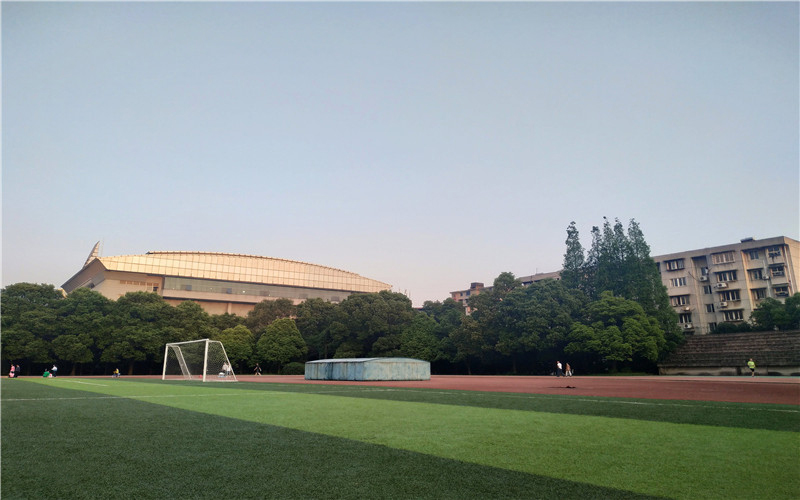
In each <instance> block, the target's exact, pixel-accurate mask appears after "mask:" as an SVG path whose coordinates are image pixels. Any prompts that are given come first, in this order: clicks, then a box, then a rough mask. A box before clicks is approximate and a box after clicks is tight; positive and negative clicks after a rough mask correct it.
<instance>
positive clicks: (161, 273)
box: [63, 245, 391, 315]
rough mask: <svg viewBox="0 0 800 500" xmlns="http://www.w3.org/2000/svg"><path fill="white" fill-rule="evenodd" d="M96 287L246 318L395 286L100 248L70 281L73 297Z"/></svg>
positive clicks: (268, 261) (244, 261) (226, 258)
mask: <svg viewBox="0 0 800 500" xmlns="http://www.w3.org/2000/svg"><path fill="white" fill-rule="evenodd" d="M81 287H88V288H92V289H93V290H95V291H98V292H100V293H101V294H102V295H104V296H106V297H108V298H109V299H112V300H116V299H118V298H119V297H121V296H123V295H125V294H126V293H128V292H133V291H146V292H155V293H158V294H159V295H161V296H163V297H164V299H165V300H166V301H167V302H168V303H171V304H173V305H177V304H179V303H180V302H183V301H185V300H193V301H195V302H197V303H198V304H200V305H201V306H202V307H203V309H205V310H206V311H208V312H209V313H211V314H223V313H231V314H239V315H246V314H247V312H249V311H250V310H252V309H253V307H254V306H255V304H257V303H259V302H261V301H263V300H275V299H279V298H286V299H290V300H292V301H293V302H295V303H300V302H302V301H304V300H307V299H311V298H319V299H322V300H325V301H328V302H340V301H342V300H344V299H345V298H347V297H348V296H349V295H351V294H353V293H373V292H379V291H381V290H389V289H390V288H391V285H388V284H386V283H383V282H380V281H377V280H373V279H369V278H365V277H363V276H360V275H358V274H355V273H352V272H349V271H343V270H341V269H335V268H331V267H325V266H319V265H316V264H309V263H305V262H298V261H291V260H285V259H275V258H271V257H259V256H253V255H241V254H226V253H214V252H148V253H146V254H144V255H123V256H115V257H100V256H99V255H98V246H97V245H95V248H94V249H93V250H92V253H91V254H90V255H89V258H88V259H87V260H86V263H85V264H84V266H83V268H82V269H81V270H80V271H78V273H77V274H75V275H74V276H73V277H72V278H70V279H69V280H68V281H67V282H66V283H64V285H63V288H64V290H65V291H66V292H67V293H70V292H72V291H73V290H75V289H77V288H81Z"/></svg>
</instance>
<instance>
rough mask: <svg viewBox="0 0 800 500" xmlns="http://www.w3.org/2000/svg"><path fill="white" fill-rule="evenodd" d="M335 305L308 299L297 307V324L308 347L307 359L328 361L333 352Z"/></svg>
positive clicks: (316, 299)
mask: <svg viewBox="0 0 800 500" xmlns="http://www.w3.org/2000/svg"><path fill="white" fill-rule="evenodd" d="M335 314H336V305H335V304H331V303H330V302H325V301H324V300H322V299H319V298H314V299H308V300H306V301H304V302H303V303H301V304H300V305H298V306H297V317H296V318H295V323H296V324H297V328H298V330H300V334H301V335H302V336H303V339H305V341H306V344H307V345H308V353H309V357H311V358H312V359H328V358H329V357H330V356H331V355H333V353H334V351H335V346H336V341H335V338H334V334H333V332H332V330H331V326H332V323H333V322H334V318H335Z"/></svg>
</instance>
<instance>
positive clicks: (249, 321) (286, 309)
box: [244, 299, 296, 339]
mask: <svg viewBox="0 0 800 500" xmlns="http://www.w3.org/2000/svg"><path fill="white" fill-rule="evenodd" d="M295 314H296V307H295V305H294V302H292V301H291V300H290V299H276V300H262V301H261V302H259V303H258V304H256V305H255V307H254V308H253V310H252V311H250V312H248V313H247V317H246V318H245V320H244V324H245V326H246V327H247V328H249V329H250V331H251V332H253V334H254V335H255V336H256V339H258V337H259V335H261V332H263V331H264V328H266V327H267V326H268V325H271V324H272V323H273V322H274V321H275V320H276V319H281V318H291V317H292V316H294V315H295Z"/></svg>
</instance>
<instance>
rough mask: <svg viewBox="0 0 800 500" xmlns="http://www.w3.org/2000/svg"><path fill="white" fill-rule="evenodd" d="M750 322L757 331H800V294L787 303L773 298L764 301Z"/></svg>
mask: <svg viewBox="0 0 800 500" xmlns="http://www.w3.org/2000/svg"><path fill="white" fill-rule="evenodd" d="M750 321H751V322H752V323H753V327H754V329H755V330H762V331H766V330H797V329H800V292H798V293H795V294H794V295H792V296H791V297H788V298H787V299H786V301H785V302H781V301H780V300H777V299H773V298H772V297H768V298H766V299H764V300H763V301H762V302H761V303H760V304H759V305H758V307H757V308H756V309H755V310H754V311H753V314H752V315H751V316H750ZM717 330H719V327H718V328H717ZM716 333H723V332H721V331H717V332H716Z"/></svg>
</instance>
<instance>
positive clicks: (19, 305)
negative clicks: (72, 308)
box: [0, 283, 64, 329]
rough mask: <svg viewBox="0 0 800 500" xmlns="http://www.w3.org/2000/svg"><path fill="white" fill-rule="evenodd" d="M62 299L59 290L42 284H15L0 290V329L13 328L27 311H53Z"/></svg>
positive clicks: (62, 296)
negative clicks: (0, 323) (0, 321)
mask: <svg viewBox="0 0 800 500" xmlns="http://www.w3.org/2000/svg"><path fill="white" fill-rule="evenodd" d="M63 299H64V295H63V294H62V293H61V291H60V290H56V288H55V287H54V286H53V285H46V284H44V283H42V284H39V285H36V284H33V283H16V284H13V285H9V286H7V287H5V288H3V289H2V290H0V301H2V304H3V314H2V328H3V329H5V328H7V327H10V326H13V325H14V323H15V322H16V321H18V320H19V318H20V317H21V316H22V314H23V313H25V312H27V311H32V310H34V309H41V308H44V309H53V308H55V306H56V305H57V304H58V303H59V302H60V301H61V300H63Z"/></svg>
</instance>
